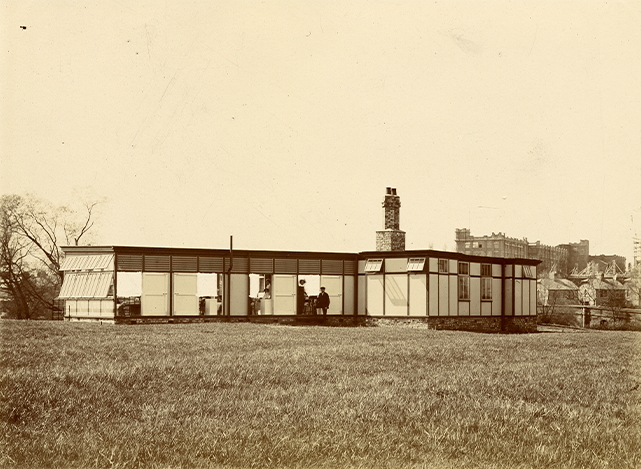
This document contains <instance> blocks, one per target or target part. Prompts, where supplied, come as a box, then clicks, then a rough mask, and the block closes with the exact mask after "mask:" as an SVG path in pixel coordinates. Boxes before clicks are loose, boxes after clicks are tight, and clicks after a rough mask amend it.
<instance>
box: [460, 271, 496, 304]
mask: <svg viewBox="0 0 641 469" xmlns="http://www.w3.org/2000/svg"><path fill="white" fill-rule="evenodd" d="M458 299H459V300H469V299H470V277H468V276H461V277H459V278H458ZM491 299H492V278H491V277H482V278H481V300H491Z"/></svg>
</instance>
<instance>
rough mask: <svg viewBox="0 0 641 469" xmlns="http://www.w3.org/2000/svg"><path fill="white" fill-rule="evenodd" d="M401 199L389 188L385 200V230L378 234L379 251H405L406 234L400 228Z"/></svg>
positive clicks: (394, 189)
mask: <svg viewBox="0 0 641 469" xmlns="http://www.w3.org/2000/svg"><path fill="white" fill-rule="evenodd" d="M400 211H401V198H400V197H399V196H398V195H397V194H396V188H395V187H388V188H387V190H386V193H385V197H384V198H383V230H381V231H377V232H376V250H377V251H405V232H404V231H401V230H400V229H399V228H400Z"/></svg>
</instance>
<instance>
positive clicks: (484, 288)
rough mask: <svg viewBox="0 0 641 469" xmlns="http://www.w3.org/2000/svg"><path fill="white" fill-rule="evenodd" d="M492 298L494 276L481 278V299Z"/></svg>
mask: <svg viewBox="0 0 641 469" xmlns="http://www.w3.org/2000/svg"><path fill="white" fill-rule="evenodd" d="M491 299H492V277H482V278H481V300H491Z"/></svg>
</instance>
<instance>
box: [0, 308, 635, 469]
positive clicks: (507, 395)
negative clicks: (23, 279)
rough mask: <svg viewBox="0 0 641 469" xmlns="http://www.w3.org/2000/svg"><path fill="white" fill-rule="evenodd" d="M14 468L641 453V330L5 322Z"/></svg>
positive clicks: (4, 461) (493, 460) (7, 453)
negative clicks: (495, 331) (498, 331)
mask: <svg viewBox="0 0 641 469" xmlns="http://www.w3.org/2000/svg"><path fill="white" fill-rule="evenodd" d="M0 327H1V328H2V357H1V359H0V360H1V361H0V373H1V376H2V387H1V396H2V403H1V407H0V426H1V428H2V432H3V439H2V442H1V446H0V466H2V467H38V468H40V467H59V468H73V467H101V468H102V467H111V468H134V467H141V468H142V467H144V468H170V467H171V468H178V467H190V468H191V467H242V468H245V467H299V468H303V467H363V468H365V467H381V468H392V467H394V468H396V467H445V468H454V467H456V468H459V467H463V468H465V467H487V468H510V467H512V468H517V467H518V468H529V467H533V468H539V467H555V468H566V467H567V468H569V467H577V468H578V467H595V468H599V467H604V468H605V467H608V468H637V467H640V466H641V453H640V448H639V444H640V443H639V442H640V441H641V424H640V422H641V415H640V409H639V404H638V403H639V402H640V397H641V393H640V389H639V384H640V383H641V368H640V367H639V366H638V363H639V356H640V355H641V348H640V347H641V346H640V340H641V335H639V333H635V332H600V331H594V332H588V333H575V334H572V333H565V334H561V333H559V334H530V335H490V334H473V333H462V332H460V333H457V332H435V331H428V330H414V329H406V328H344V329H343V328H323V327H285V326H266V325H251V324H198V325H196V324H194V325H157V326H106V325H103V326H100V325H95V324H69V323H58V322H19V321H7V320H5V321H2V323H0Z"/></svg>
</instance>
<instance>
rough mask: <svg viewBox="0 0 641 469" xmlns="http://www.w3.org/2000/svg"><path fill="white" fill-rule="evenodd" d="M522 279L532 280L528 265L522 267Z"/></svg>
mask: <svg viewBox="0 0 641 469" xmlns="http://www.w3.org/2000/svg"><path fill="white" fill-rule="evenodd" d="M523 277H524V278H532V269H531V268H530V266H529V265H524V266H523Z"/></svg>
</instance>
